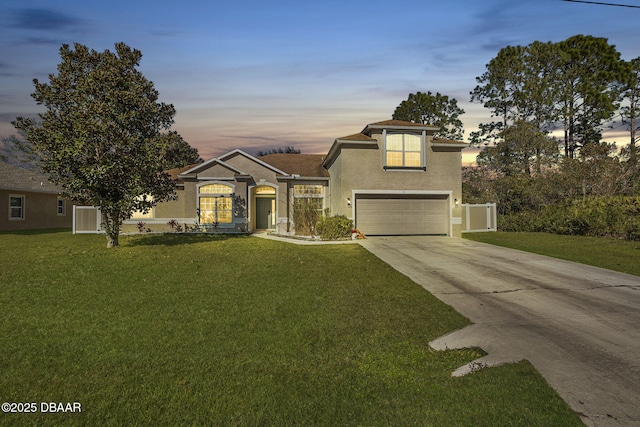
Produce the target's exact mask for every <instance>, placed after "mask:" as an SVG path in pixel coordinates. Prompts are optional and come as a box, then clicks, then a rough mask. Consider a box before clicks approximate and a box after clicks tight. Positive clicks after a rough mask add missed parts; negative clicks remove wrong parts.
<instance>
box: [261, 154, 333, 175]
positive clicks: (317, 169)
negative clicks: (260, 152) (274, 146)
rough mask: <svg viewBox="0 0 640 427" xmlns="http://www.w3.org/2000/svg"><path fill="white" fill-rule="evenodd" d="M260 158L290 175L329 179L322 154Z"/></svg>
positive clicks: (271, 155) (269, 155)
mask: <svg viewBox="0 0 640 427" xmlns="http://www.w3.org/2000/svg"><path fill="white" fill-rule="evenodd" d="M258 158H259V159H260V160H262V161H264V162H265V163H268V164H270V165H272V166H273V167H275V168H278V169H280V170H282V171H284V172H286V173H287V174H289V175H300V176H304V177H318V178H320V177H322V178H328V177H329V171H327V170H326V169H325V168H323V167H322V161H323V160H324V156H323V155H321V154H284V153H273V154H267V155H266V156H261V157H258Z"/></svg>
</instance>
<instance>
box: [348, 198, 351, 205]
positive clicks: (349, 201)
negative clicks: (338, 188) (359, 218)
mask: <svg viewBox="0 0 640 427" xmlns="http://www.w3.org/2000/svg"><path fill="white" fill-rule="evenodd" d="M347 206H351V198H350V197H347Z"/></svg>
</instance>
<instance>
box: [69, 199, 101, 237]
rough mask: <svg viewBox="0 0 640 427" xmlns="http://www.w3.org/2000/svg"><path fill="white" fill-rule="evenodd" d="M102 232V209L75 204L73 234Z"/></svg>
mask: <svg viewBox="0 0 640 427" xmlns="http://www.w3.org/2000/svg"><path fill="white" fill-rule="evenodd" d="M102 232H103V231H102V214H101V213H100V209H98V208H96V207H94V206H75V205H74V206H73V234H83V233H84V234H90V233H93V234H95V233H102Z"/></svg>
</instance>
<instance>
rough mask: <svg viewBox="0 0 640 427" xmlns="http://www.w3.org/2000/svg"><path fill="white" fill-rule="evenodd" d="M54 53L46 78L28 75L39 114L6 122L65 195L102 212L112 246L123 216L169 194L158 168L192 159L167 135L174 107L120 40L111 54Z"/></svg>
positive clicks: (79, 48) (79, 49) (66, 49)
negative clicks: (163, 99)
mask: <svg viewBox="0 0 640 427" xmlns="http://www.w3.org/2000/svg"><path fill="white" fill-rule="evenodd" d="M60 57H61V62H60V63H59V64H58V73H57V74H50V75H49V82H48V83H41V82H39V81H38V80H37V79H34V80H33V82H34V85H35V91H34V93H33V94H32V95H31V96H32V97H33V98H34V99H35V100H36V102H37V103H38V104H41V105H44V106H45V107H46V111H45V112H44V113H41V114H40V115H39V119H38V120H36V119H31V118H24V117H18V118H17V119H16V120H15V121H14V122H13V124H14V126H15V127H16V128H17V129H18V130H19V131H22V132H24V134H25V136H26V139H27V140H28V141H29V142H30V143H31V144H33V146H34V147H35V150H36V151H37V153H38V155H39V157H40V167H41V169H42V171H43V172H45V173H47V174H48V175H49V176H50V179H51V181H52V182H54V183H56V184H58V185H60V186H61V187H62V189H63V192H64V195H65V196H66V197H69V198H71V199H72V200H74V201H75V202H76V203H82V204H87V205H93V206H97V207H99V208H100V209H101V211H102V216H103V225H104V227H105V230H106V234H107V247H112V246H117V245H118V236H119V229H120V225H121V224H122V221H123V220H125V219H127V218H129V217H130V216H131V214H132V213H133V212H134V211H137V210H140V211H147V210H149V209H150V208H151V207H153V206H154V205H155V204H156V203H158V202H160V201H165V200H169V199H172V198H174V197H175V193H174V188H175V184H174V183H173V182H172V181H171V179H170V177H169V175H168V174H166V173H165V172H164V171H165V170H167V169H170V168H172V167H175V166H176V165H182V164H188V163H193V161H194V160H197V159H198V158H199V157H198V156H197V152H196V151H194V150H193V149H191V148H190V147H188V144H186V142H184V140H182V138H181V137H180V136H179V135H178V134H177V133H175V132H169V129H170V127H171V125H172V124H173V116H174V115H175V108H174V107H173V105H171V104H166V103H164V102H159V101H158V91H157V90H156V89H155V88H154V85H153V83H152V82H151V81H149V80H147V79H146V78H145V77H144V76H143V75H142V73H140V71H138V69H137V67H138V66H139V64H140V59H141V58H142V53H141V52H140V51H139V50H137V49H132V48H130V47H129V46H127V45H126V44H124V43H116V45H115V52H111V51H109V50H105V51H104V52H97V51H95V50H89V48H87V47H86V46H84V45H81V44H79V43H76V44H74V46H73V49H72V48H71V47H70V46H69V45H67V44H64V45H62V47H61V48H60Z"/></svg>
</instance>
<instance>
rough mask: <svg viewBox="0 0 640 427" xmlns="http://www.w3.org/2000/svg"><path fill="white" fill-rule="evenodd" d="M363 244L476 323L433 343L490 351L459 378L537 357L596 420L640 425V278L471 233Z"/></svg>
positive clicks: (589, 420) (592, 422)
mask: <svg viewBox="0 0 640 427" xmlns="http://www.w3.org/2000/svg"><path fill="white" fill-rule="evenodd" d="M360 244H361V245H362V246H363V247H365V248H366V249H368V250H369V251H370V252H372V253H373V254H375V255H376V256H378V257H379V258H380V259H382V260H383V261H385V262H387V263H388V264H390V265H391V266H393V267H394V268H396V269H397V270H398V271H400V272H402V273H403V274H405V275H407V276H408V277H410V278H411V279H412V280H414V281H415V282H416V283H418V284H420V285H421V286H423V287H424V288H425V289H426V290H428V291H429V292H431V293H432V294H434V295H435V296H436V297H438V298H439V299H440V300H442V301H444V302H445V303H447V304H449V305H451V306H453V307H454V308H455V309H456V310H457V311H458V312H460V313H462V314H463V315H464V316H467V317H468V318H469V319H470V320H471V321H472V322H473V323H474V324H473V325H472V326H469V327H467V328H464V329H462V330H460V331H456V332H454V333H452V334H449V335H446V336H444V337H441V338H438V339H436V340H435V341H433V342H431V343H430V345H431V346H432V347H433V348H436V349H447V348H464V347H481V348H482V349H484V350H485V351H486V352H487V353H488V355H487V356H485V357H483V358H481V359H479V360H477V361H475V362H474V363H473V364H470V365H467V366H463V367H461V368H460V369H458V370H457V371H456V372H454V373H453V374H454V375H464V374H466V373H468V372H471V371H473V370H474V369H477V368H478V367H481V366H494V365H499V364H502V363H508V362H515V361H519V360H522V359H527V360H529V361H530V362H531V363H532V364H533V365H534V366H535V367H536V369H537V370H538V371H539V372H540V373H541V374H542V375H543V376H544V377H545V379H546V380H547V381H548V382H549V384H551V386H552V387H553V388H554V389H555V390H556V391H557V392H558V393H559V394H560V396H561V397H562V398H563V399H564V400H565V401H566V402H567V403H568V404H569V405H570V406H571V408H573V409H574V410H575V411H576V412H577V413H578V414H580V416H581V417H582V420H583V421H584V423H585V424H586V425H589V426H618V425H620V426H631V425H640V277H636V276H631V275H628V274H623V273H617V272H614V271H610V270H604V269H600V268H596V267H590V266H586V265H582V264H577V263H572V262H567V261H562V260H557V259H553V258H549V257H544V256H540V255H535V254H530V253H526V252H521V251H516V250H512V249H506V248H501V247H497V246H492V245H487V244H483V243H477V242H473V241H469V240H465V239H456V238H441V237H419V236H408V237H369V238H367V239H366V240H363V241H361V242H360ZM639 260H640V253H639Z"/></svg>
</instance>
